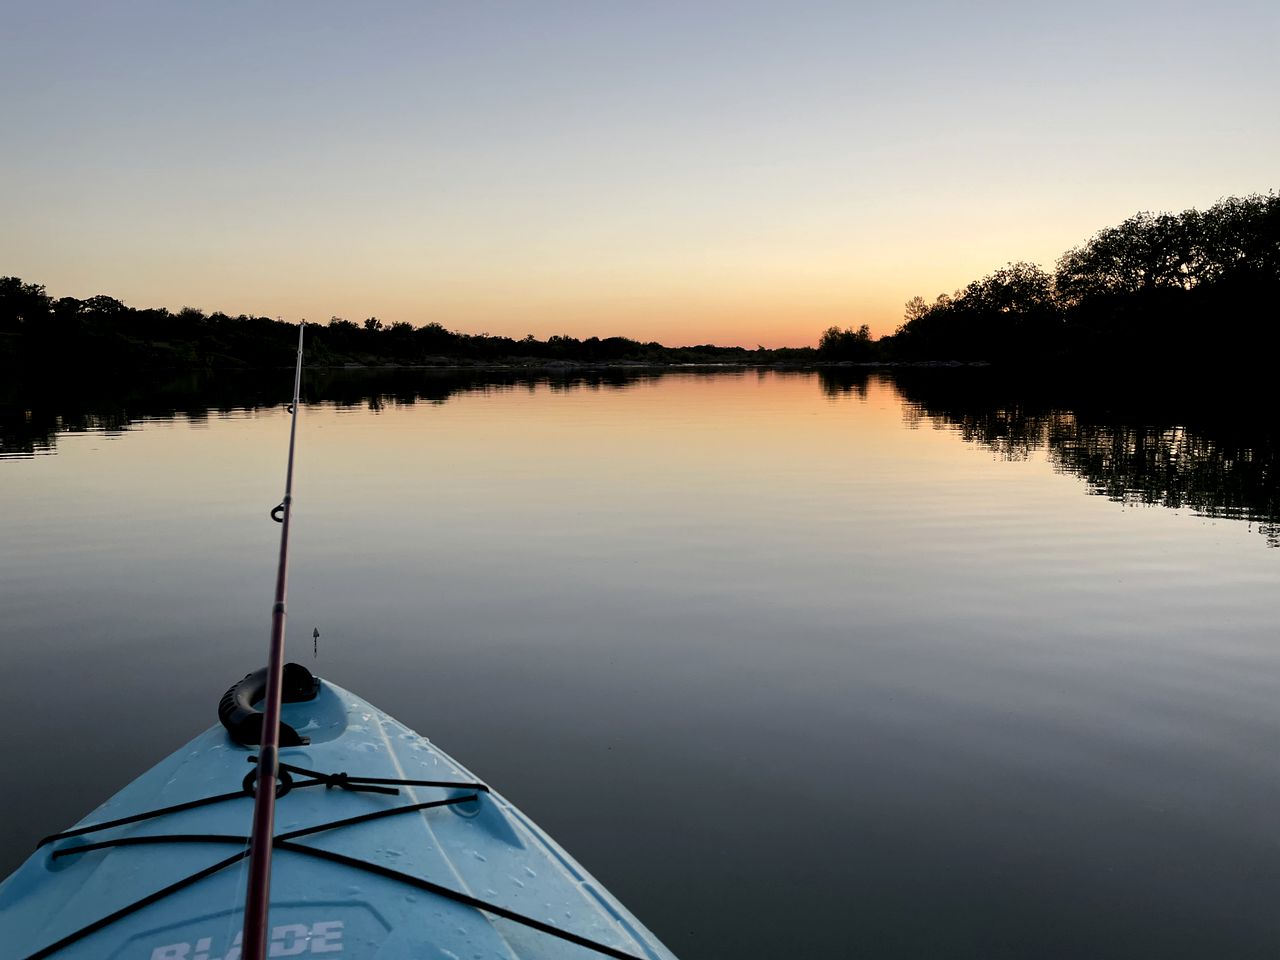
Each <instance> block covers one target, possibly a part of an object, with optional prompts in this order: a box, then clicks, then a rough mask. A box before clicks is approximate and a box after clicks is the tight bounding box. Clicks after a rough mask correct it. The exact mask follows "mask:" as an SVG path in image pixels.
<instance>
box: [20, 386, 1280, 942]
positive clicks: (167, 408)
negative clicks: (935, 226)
mask: <svg viewBox="0 0 1280 960" xmlns="http://www.w3.org/2000/svg"><path fill="white" fill-rule="evenodd" d="M966 375H967V376H971V377H974V378H977V377H980V376H983V375H981V374H978V373H976V372H972V373H969V374H966ZM279 380H280V382H279V383H278V384H275V383H274V381H272V383H271V385H269V386H263V385H262V384H261V383H259V382H257V381H254V382H253V383H248V382H246V381H242V380H237V381H231V382H226V381H225V380H223V381H218V382H212V381H210V382H201V383H196V382H194V381H192V382H188V383H186V384H179V385H177V386H176V387H173V388H172V389H170V390H169V391H168V392H166V391H164V390H159V391H150V392H148V391H142V392H139V391H137V390H125V391H117V392H115V393H112V392H109V391H108V392H106V393H104V394H103V395H102V396H101V397H94V396H80V397H79V398H78V399H76V400H75V401H68V400H66V399H65V398H63V399H59V398H57V397H56V396H54V397H52V398H50V396H45V397H44V398H37V399H23V398H22V397H18V398H16V399H14V400H12V401H11V402H9V404H8V406H7V407H6V408H5V411H4V417H3V425H2V432H0V442H2V443H3V446H0V516H2V517H3V531H2V533H0V655H2V656H3V662H4V670H5V684H4V691H5V703H4V723H3V724H2V725H0V744H3V756H4V762H5V767H6V770H7V773H6V775H5V777H4V781H5V787H4V789H3V790H0V823H2V824H3V834H2V835H0V872H4V873H7V872H8V870H10V869H12V868H13V867H14V866H15V865H16V864H17V863H18V862H20V861H21V859H22V858H24V857H25V856H26V855H27V854H28V852H29V851H30V850H31V848H32V845H33V844H34V842H35V840H36V839H37V838H39V837H40V836H42V835H44V834H47V833H50V832H53V831H55V830H57V829H60V828H62V827H64V826H66V825H68V824H70V823H71V822H73V821H74V820H76V819H78V818H79V817H81V816H83V815H84V814H85V813H86V812H87V811H88V810H90V809H92V808H93V807H94V806H96V805H97V803H99V802H100V801H101V800H102V799H104V798H105V797H106V796H107V795H108V794H109V793H111V792H113V791H114V790H116V789H117V788H119V787H120V786H122V785H123V784H125V783H126V782H128V781H129V780H130V779H132V778H133V777H134V776H136V775H137V774H138V773H140V772H141V771H142V770H143V769H145V768H146V767H148V766H150V765H151V764H152V763H154V762H156V761H157V760H159V759H160V758H161V757H162V756H164V755H165V754H167V753H169V752H170V751H172V750H174V749H176V748H177V747H179V746H180V745H181V744H182V743H183V742H185V740H187V739H188V738H190V737H191V736H193V735H194V734H195V733H196V732H198V731H199V730H201V729H203V728H204V727H206V726H208V725H209V724H210V723H213V722H216V717H215V708H216V705H217V701H218V698H219V696H220V695H221V694H222V692H223V691H224V690H225V689H226V687H227V686H228V685H229V684H231V683H232V682H233V681H235V680H237V679H239V678H240V677H241V676H243V675H244V674H245V673H246V672H247V671H249V670H250V669H253V668H255V667H257V666H259V665H261V664H262V663H263V662H264V660H265V648H266V639H267V633H268V627H269V616H270V600H271V593H272V586H273V581H272V576H273V567H274V563H275V549H276V537H277V535H278V527H277V526H276V525H275V524H272V523H271V522H270V520H269V519H268V517H267V511H268V510H269V508H270V507H272V506H273V505H274V504H275V503H276V502H277V501H278V499H279V495H280V491H281V487H282V483H283V468H284V457H285V450H286V444H287V433H288V420H287V416H286V413H285V411H284V408H283V405H282V403H281V401H282V400H283V399H284V396H283V394H284V393H285V392H286V391H287V390H288V388H289V386H290V382H289V381H290V374H289V372H288V371H282V372H281V373H280V377H279ZM306 392H307V394H308V400H307V403H306V405H305V406H304V408H303V410H302V414H301V418H300V435H299V452H298V464H297V471H298V474H297V480H296V506H295V515H294V517H295V521H294V522H295V527H294V542H293V568H292V574H291V581H290V621H289V622H290V640H289V642H290V644H291V655H292V658H293V659H297V660H299V661H300V662H302V663H304V664H305V665H306V666H308V667H310V668H312V669H313V670H315V671H316V672H318V673H320V674H322V675H324V676H326V677H329V678H331V679H333V680H334V681H335V682H337V683H339V684H341V685H342V686H345V687H347V688H349V689H351V690H353V691H355V692H356V693H358V694H360V695H361V696H363V697H365V698H366V699H368V700H370V701H372V702H374V703H376V704H378V705H379V706H381V707H382V708H384V709H385V710H387V711H388V712H390V713H391V714H393V715H394V716H396V717H397V718H399V719H400V720H402V721H404V722H405V723H406V724H408V725H409V726H411V727H413V728H415V729H417V730H419V731H420V732H422V733H423V734H425V735H427V736H429V737H430V738H432V739H433V740H434V741H435V742H436V743H437V744H439V745H440V746H441V747H442V748H443V749H445V750H446V751H448V752H450V753H452V754H453V755H454V756H456V757H457V758H458V759H459V760H460V761H462V762H463V763H464V764H466V765H468V766H469V767H470V768H471V769H472V770H474V771H475V772H476V773H477V774H478V775H479V776H481V777H482V778H485V779H486V780H488V781H489V782H490V783H492V784H493V785H494V786H495V787H496V788H497V789H498V790H500V791H502V792H503V793H504V794H506V795H507V796H508V797H509V798H510V799H511V800H512V801H514V802H515V803H516V804H518V805H519V806H521V807H522V808H523V809H524V810H525V812H526V813H528V814H529V815H530V816H531V817H532V818H533V819H534V820H535V821H537V822H538V823H540V824H541V825H542V826H543V827H544V828H546V829H547V830H548V831H549V832H550V833H551V834H552V835H553V836H554V837H556V838H557V839H558V840H559V841H560V842H561V843H562V844H563V845H564V846H565V847H566V848H567V849H568V850H569V851H570V852H571V853H573V854H574V855H575V856H576V857H577V858H578V859H580V860H581V861H582V862H583V863H584V864H585V865H586V867H587V868H588V869H589V870H591V871H592V872H593V873H595V874H596V875H597V876H598V877H599V878H600V879H601V880H602V881H603V882H604V883H605V885H606V886H608V887H609V888H610V889H611V890H612V891H613V892H614V893H615V894H616V895H617V896H618V897H619V898H620V899H621V900H622V901H623V902H624V903H626V904H627V905H628V906H629V907H630V908H631V909H632V910H633V911H634V912H635V913H636V914H637V915H638V916H639V917H640V918H641V919H642V920H643V921H644V922H645V923H646V924H647V925H648V926H649V927H650V928H651V929H653V930H654V931H655V932H656V933H657V934H658V935H659V936H660V937H661V938H662V939H663V940H664V941H665V942H666V943H667V944H668V945H669V946H670V947H671V948H672V949H673V950H674V951H675V952H676V953H677V954H678V955H679V956H681V957H682V958H684V960H711V958H723V957H740V958H745V957H868V958H870V957H875V958H907V957H911V958H917V957H926V956H946V957H957V958H987V960H989V958H997V957H1028V958H1029V957H1036V958H1051V957H1062V958H1067V957H1071V958H1079V957H1090V958H1109V957H1117V958H1119V957H1125V958H1131V957H1159V958H1163V960H1168V958H1175V957H1188V958H1190V957H1197V958H1201V957H1268V958H1271V957H1274V956H1276V953H1277V950H1278V949H1280V910H1277V908H1276V904H1277V903H1280V629H1278V627H1280V604H1278V603H1277V596H1278V595H1280V593H1278V591H1277V582H1278V579H1280V549H1276V546H1277V543H1280V536H1278V535H1277V530H1278V528H1277V515H1278V513H1280V511H1278V510H1277V496H1276V490H1277V474H1278V472H1280V471H1277V468H1276V449H1277V446H1276V440H1275V436H1274V435H1273V434H1271V435H1269V434H1267V433H1266V432H1265V431H1263V432H1258V431H1256V430H1253V429H1252V428H1245V427H1240V426H1239V425H1238V424H1235V423H1233V422H1229V421H1230V418H1229V417H1227V418H1224V417H1223V416H1222V415H1221V414H1214V415H1213V416H1212V417H1209V418H1207V419H1206V418H1205V417H1203V416H1202V417H1201V418H1200V421H1203V422H1197V421H1195V419H1194V418H1181V419H1180V416H1181V415H1180V414H1179V413H1177V412H1174V413H1171V414H1166V413H1164V412H1161V411H1152V410H1150V409H1140V410H1138V412H1136V413H1124V412H1117V411H1115V410H1112V409H1071V408H1068V407H1062V406H1055V405H1054V404H1053V403H1044V402H1035V403H1033V402H1029V401H1028V402H1024V401H1023V400H1021V399H1019V398H1018V397H1017V396H1013V395H1009V394H1007V393H1002V392H1001V390H1000V389H997V388H994V387H991V386H990V385H989V384H986V383H985V382H983V383H977V382H976V381H969V380H963V379H962V378H959V375H958V374H954V373H953V374H947V373H944V372H941V371H938V372H934V371H913V372H911V373H910V375H907V374H905V373H901V374H898V375H896V376H895V375H891V374H889V373H871V374H865V373H856V372H846V373H844V374H842V375H832V374H819V373H815V372H791V373H786V372H776V371H769V372H755V371H747V372H742V371H738V372H732V371H731V372H721V373H716V374H707V373H695V372H668V373H665V374H660V375H658V374H640V373H634V374H629V373H623V372H616V371H615V372H611V373H609V374H586V375H572V376H565V377H559V378H551V377H546V376H541V375H529V376H519V375H514V374H512V375H498V376H495V377H491V378H488V379H486V378H485V377H482V376H471V377H468V376H462V375H452V376H445V375H440V374H427V373H400V374H397V375H395V376H394V377H393V378H392V379H391V381H389V382H388V381H384V380H380V379H378V378H373V377H360V378H351V377H346V376H340V375H337V374H326V373H308V378H307V386H306ZM1215 418H1216V419H1215ZM313 627H318V628H319V630H320V639H319V642H318V644H317V645H316V648H315V650H314V651H313V646H312V639H311V633H312V629H313ZM0 952H2V951H0Z"/></svg>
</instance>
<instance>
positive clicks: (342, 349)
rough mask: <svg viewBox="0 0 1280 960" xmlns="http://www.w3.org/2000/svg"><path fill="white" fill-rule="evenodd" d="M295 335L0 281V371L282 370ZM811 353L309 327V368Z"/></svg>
mask: <svg viewBox="0 0 1280 960" xmlns="http://www.w3.org/2000/svg"><path fill="white" fill-rule="evenodd" d="M296 338H297V328H296V326H294V325H293V324H291V323H286V322H284V321H282V320H272V319H271V318H269V317H250V316H245V315H243V314H242V315H240V316H235V317H232V316H228V315H227V314H225V313H205V312H204V311H203V310H197V309H195V308H193V307H184V308H183V309H181V310H179V311H177V312H176V313H174V312H171V311H169V310H166V309H164V308H162V307H161V308H151V309H137V308H134V307H129V306H126V305H125V304H123V303H121V302H120V301H119V300H115V299H113V298H111V297H106V296H97V297H90V298H89V299H87V300H76V299H74V298H73V297H62V298H61V299H57V300H55V299H53V298H52V297H51V296H50V295H49V294H48V293H46V292H45V289H44V287H42V286H40V285H38V284H33V283H24V282H23V281H22V280H20V279H18V278H17V277H0V368H8V369H11V370H14V369H19V370H30V369H33V368H38V369H45V370H47V369H56V368H65V369H72V370H200V369H227V368H233V369H234V368H241V369H252V368H260V367H270V366H287V365H290V364H292V362H293V351H294V344H295V342H296ZM813 357H814V351H813V349H812V348H800V349H786V348H783V349H778V350H767V349H765V348H763V347H759V348H757V349H756V350H747V349H745V348H743V347H720V346H715V345H712V344H704V345H701V346H692V347H666V346H663V345H662V344H660V343H656V342H649V343H641V342H640V341H638V340H631V339H628V338H626V337H606V338H604V339H601V338H599V337H588V338H586V339H585V340H580V339H578V338H576V337H570V336H553V337H549V338H547V339H546V340H539V339H537V338H536V337H534V336H532V335H529V336H527V337H524V338H523V339H520V340H517V339H514V338H512V337H501V336H490V335H489V334H483V333H482V334H467V333H456V332H454V331H452V330H447V329H445V328H444V327H443V326H441V325H440V324H438V323H429V324H427V325H426V326H422V327H415V326H413V325H412V324H409V323H403V322H401V323H392V324H384V323H383V322H382V321H381V320H379V319H378V318H377V317H369V318H368V319H366V320H365V321H363V322H362V323H353V322H352V321H350V320H344V319H341V318H339V317H333V318H331V319H330V320H329V322H328V323H327V324H313V325H311V326H310V328H309V332H308V337H307V358H308V362H309V363H310V364H314V365H345V364H358V365H378V364H403V365H424V366H445V365H456V364H464V365H468V364H479V365H484V364H500V365H514V366H531V365H543V366H546V365H550V366H555V365H557V364H564V365H575V364H616V363H636V364H655V365H663V364H682V363H697V364H705V363H736V364H745V363H780V362H805V361H810V360H812V359H813Z"/></svg>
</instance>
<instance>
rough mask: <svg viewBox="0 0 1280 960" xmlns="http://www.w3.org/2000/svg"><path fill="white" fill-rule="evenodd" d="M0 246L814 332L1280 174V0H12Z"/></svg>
mask: <svg viewBox="0 0 1280 960" xmlns="http://www.w3.org/2000/svg"><path fill="white" fill-rule="evenodd" d="M4 24H5V26H4V32H3V34H2V36H3V39H2V40H0V85H2V86H3V89H4V90H5V91H6V95H5V96H4V98H3V101H2V102H0V118H2V119H3V124H4V129H5V131H6V135H5V137H4V138H3V141H2V142H0V164H2V165H3V166H2V170H0V174H2V175H3V178H4V190H3V194H2V198H0V217H2V224H3V226H2V227H0V273H3V274H10V275H18V276H21V277H23V278H24V279H27V280H30V281H35V282H39V283H44V284H46V285H47V286H48V287H49V289H50V292H51V293H53V294H55V295H65V294H69V295H74V296H82V297H83V296H89V295H92V294H94V293H109V294H112V295H115V296H118V297H120V298H121V299H124V300H126V301H127V302H130V303H135V304H138V305H160V304H162V305H167V306H170V307H175V308H176V307H179V306H182V305H183V304H193V305H196V306H201V307H204V308H205V309H225V310H228V311H232V312H238V311H242V310H243V311H249V312H254V313H268V314H272V315H281V316H285V317H287V318H296V317H299V316H306V317H308V318H310V319H312V320H316V319H326V318H327V317H328V316H329V315H331V314H339V315H343V316H348V317H351V318H356V319H358V318H361V317H364V316H368V315H370V314H377V315H378V316H381V317H383V318H384V319H387V320H408V321H411V322H414V323H421V322H426V321H428V320H438V321H440V322H442V323H444V324H445V325H447V326H450V327H454V328H458V329H465V330H470V331H479V330H487V331H490V332H494V333H506V334H511V335H515V336H520V335H523V334H524V333H526V332H534V333H537V334H538V335H540V336H545V335H548V334H550V333H554V332H568V333H573V334H576V335H579V336H586V335H591V334H599V335H602V336H605V335H611V334H624V335H629V336H635V337H638V338H641V339H649V338H656V339H661V340H663V341H665V342H670V343H686V342H703V341H707V340H715V341H718V342H726V343H728V342H741V343H746V344H748V345H754V344H755V343H756V342H763V343H766V344H768V345H778V344H784V343H795V344H799V343H811V342H813V341H814V340H815V339H816V336H817V333H818V332H819V331H820V329H821V328H822V327H824V326H826V325H828V324H829V323H833V322H835V323H841V324H846V323H849V324H857V323H862V322H868V323H870V324H871V325H872V327H873V329H875V330H876V332H878V333H879V332H888V331H889V330H891V329H892V328H893V326H894V325H895V324H896V323H897V322H898V320H899V319H900V316H901V306H902V303H903V302H904V301H905V300H907V299H908V298H909V297H911V296H913V295H915V294H923V295H925V296H928V297H932V296H933V295H935V294H937V293H938V292H941V291H944V290H945V291H949V290H952V289H954V288H955V287H957V286H959V285H962V284H963V283H965V282H967V281H968V280H970V279H973V278H975V277H977V276H980V275H982V274H984V273H986V272H988V271H990V270H991V269H994V268H995V267H998V266H1000V265H1002V264H1003V263H1005V262H1006V261H1009V260H1016V259H1031V260H1037V261H1039V262H1042V263H1044V264H1045V265H1051V263H1052V261H1053V260H1054V258H1056V256H1057V255H1058V254H1060V253H1061V252H1062V251H1063V250H1065V249H1066V248H1067V247H1069V246H1072V245H1074V244H1076V243H1079V242H1081V241H1082V240H1084V239H1086V238H1087V237H1088V236H1089V234H1090V233H1092V232H1093V231H1094V230H1096V229H1097V228H1100V227H1102V226H1105V225H1107V224H1109V223H1113V222H1116V221H1118V220H1120V219H1123V218H1124V217H1125V216H1128V215H1129V214H1131V213H1133V212H1135V211H1137V210H1140V209H1171V210H1180V209H1183V208H1185V207H1189V206H1206V205H1208V204H1211V203H1212V202H1214V201H1215V200H1216V199H1218V198H1219V197H1222V196H1226V195H1231V194H1241V193H1249V192H1256V191H1266V190H1268V189H1272V188H1275V187H1280V123H1278V122H1277V120H1276V113H1277V108H1276V103H1277V99H1278V97H1277V95H1278V94H1280V67H1278V66H1277V41H1278V40H1280V3H1276V2H1268V3H1262V2H1252V3H1230V2H1228V3H1220V4H1213V5H1210V4H1191V3H1113V4H1101V3H1077V4H1072V5H1069V6H1068V5H1063V6H1060V7H1049V6H1046V5H1040V4H1028V3H1019V4H1013V3H975V4H958V3H955V4H938V3H910V2H907V3H898V4H894V5H889V4H875V5H871V4H860V3H742V2H739V3H692V2H689V3H678V4H677V3H645V4H640V3H633V4H622V3H607V2H596V3H586V2H577V3H550V2H548V3H532V2H529V3H514V2H513V3H483V2H469V3H376V2H375V3H361V4H355V3H316V2H308V3H302V2H273V3H237V2H219V3H212V2H206V3H174V2H166V3H130V2H111V3H84V2H81V3H58V2H43V3H31V4H26V5H17V4H13V3H8V4H6V10H5V16H4Z"/></svg>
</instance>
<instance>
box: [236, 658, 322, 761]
mask: <svg viewBox="0 0 1280 960" xmlns="http://www.w3.org/2000/svg"><path fill="white" fill-rule="evenodd" d="M281 688H282V694H283V697H282V699H283V701H284V702H285V703H301V702H303V701H305V700H314V699H315V698H316V695H317V694H318V693H319V692H320V681H319V680H318V679H317V678H316V677H314V676H313V675H312V673H311V671H310V670H308V669H307V668H306V667H304V666H303V665H302V664H300V663H286V664H285V665H284V676H283V678H282V682H281ZM266 692H267V668H266V667H263V668H261V669H260V670H255V671H254V672H253V673H246V674H245V676H244V679H243V680H241V681H240V682H239V683H234V684H232V685H231V687H230V689H228V690H227V692H226V693H224V694H223V695H222V699H221V700H219V701H218V719H219V720H220V721H222V725H223V726H224V727H226V728H227V733H228V734H230V735H231V739H232V740H234V741H235V742H236V743H238V744H241V745H242V746H246V747H251V746H257V745H258V744H260V743H262V725H263V722H264V714H263V713H262V711H261V710H259V709H258V708H257V707H255V706H254V704H255V703H257V702H258V701H260V700H261V699H262V698H263V696H264V695H265V694H266ZM310 742H311V741H310V739H309V738H307V737H304V736H302V735H301V734H299V733H298V731H297V730H295V729H293V727H291V726H289V725H288V724H287V723H285V722H284V721H281V722H280V746H282V747H300V746H303V745H305V744H308V743H310Z"/></svg>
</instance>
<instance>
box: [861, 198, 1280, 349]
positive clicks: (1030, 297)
mask: <svg viewBox="0 0 1280 960" xmlns="http://www.w3.org/2000/svg"><path fill="white" fill-rule="evenodd" d="M1277 303H1280V195H1277V194H1276V193H1274V192H1273V193H1269V194H1265V195H1254V196H1248V197H1233V198H1230V199H1226V200H1223V201H1221V202H1219V203H1217V204H1215V205H1214V206H1212V207H1210V208H1209V209H1208V210H1204V211H1199V210H1186V211H1184V212H1183V213H1180V214H1170V213H1161V214H1152V213H1139V214H1137V215H1135V216H1133V217H1130V218H1129V219H1128V220H1125V221H1124V222H1123V223H1121V224H1120V225H1119V226H1115V227H1108V228H1107V229H1105V230H1102V231H1100V232H1099V233H1097V234H1096V235H1095V236H1094V237H1093V238H1092V239H1090V240H1089V241H1088V242H1086V243H1085V244H1083V245H1082V246H1080V247H1077V248H1075V249H1073V250H1068V251H1067V252H1066V253H1065V254H1063V255H1062V257H1061V258H1060V259H1059V260H1058V263H1057V268H1056V270H1055V272H1054V273H1052V274H1050V273H1048V272H1046V271H1045V270H1043V269H1042V268H1041V267H1039V266H1037V265H1035V264H1032V263H1011V264H1009V265H1008V266H1007V267H1004V268H1003V269H1000V270H997V271H995V272H994V273H992V274H991V275H990V276H988V277H985V278H984V279H982V280H975V281H974V282H973V283H970V284H969V285H968V286H967V287H965V288H964V289H963V290H958V291H956V292H955V293H954V294H953V295H951V296H948V295H946V294H943V295H941V296H939V297H938V298H937V299H936V300H935V301H934V302H933V303H927V302H925V300H924V299H922V298H920V297H916V298H914V299H912V300H911V301H910V302H909V303H908V304H907V307H906V315H905V317H904V322H903V324H902V326H901V327H899V328H898V330H897V332H896V333H894V334H893V335H892V336H890V337H885V338H883V339H882V340H880V341H879V342H878V343H877V344H876V346H877V348H878V352H879V355H880V357H881V358H891V359H899V360H910V359H944V358H945V359H956V360H991V361H997V362H998V361H1014V360H1028V359H1034V360H1057V361H1074V362H1079V361H1084V362H1090V363H1094V364H1098V363H1107V362H1118V363H1133V362H1135V361H1146V362H1151V363H1183V362H1187V361H1194V362H1204V361H1207V360H1213V359H1219V360H1221V359H1228V358H1230V359H1253V360H1258V359H1261V358H1263V357H1273V356H1274V351H1275V349H1276V348H1277V346H1280V339H1278V335H1277V316H1276V304H1277ZM1227 330H1229V331H1230V335H1229V336H1223V335H1221V334H1222V332H1223V331H1227Z"/></svg>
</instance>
